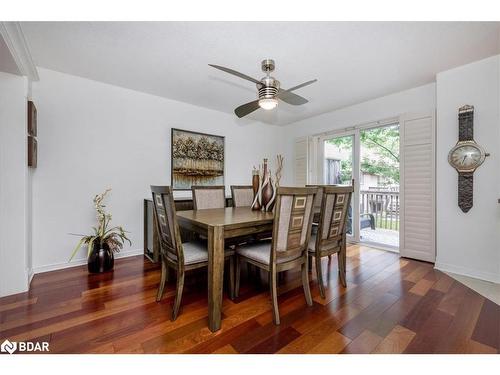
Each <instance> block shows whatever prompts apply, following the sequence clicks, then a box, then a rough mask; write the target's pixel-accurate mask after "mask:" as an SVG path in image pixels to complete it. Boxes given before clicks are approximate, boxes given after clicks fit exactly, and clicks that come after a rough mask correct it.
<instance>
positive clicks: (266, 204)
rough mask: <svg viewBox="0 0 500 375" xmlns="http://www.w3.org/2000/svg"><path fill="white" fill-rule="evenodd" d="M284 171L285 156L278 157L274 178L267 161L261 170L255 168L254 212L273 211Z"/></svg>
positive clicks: (253, 174) (260, 167)
mask: <svg viewBox="0 0 500 375" xmlns="http://www.w3.org/2000/svg"><path fill="white" fill-rule="evenodd" d="M282 171H283V156H281V155H277V156H276V173H275V176H274V178H273V177H272V176H271V170H270V169H269V168H268V163H267V159H264V163H263V164H262V165H261V166H259V169H257V168H255V167H254V168H253V171H252V187H253V194H254V198H253V203H252V210H262V211H268V212H270V211H272V210H273V208H274V203H275V201H276V190H277V188H278V186H279V184H280V180H281V173H282Z"/></svg>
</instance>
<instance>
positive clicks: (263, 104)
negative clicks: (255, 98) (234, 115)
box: [259, 98, 278, 111]
mask: <svg viewBox="0 0 500 375" xmlns="http://www.w3.org/2000/svg"><path fill="white" fill-rule="evenodd" d="M259 106H260V108H262V109H265V110H266V111H270V110H271V109H274V108H276V107H277V106H278V99H274V98H264V99H260V100H259Z"/></svg>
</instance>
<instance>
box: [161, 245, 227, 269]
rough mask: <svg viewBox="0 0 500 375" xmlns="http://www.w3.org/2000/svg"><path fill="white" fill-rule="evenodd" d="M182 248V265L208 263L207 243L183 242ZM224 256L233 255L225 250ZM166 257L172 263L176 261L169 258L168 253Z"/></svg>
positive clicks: (172, 257) (173, 258)
mask: <svg viewBox="0 0 500 375" xmlns="http://www.w3.org/2000/svg"><path fill="white" fill-rule="evenodd" d="M182 248H183V250H184V264H185V265H188V264H195V263H202V262H208V251H207V243H206V242H203V241H191V242H184V243H183V244H182ZM224 252H225V256H226V257H227V256H229V255H232V254H234V251H233V250H231V249H225V250H224ZM168 257H169V258H170V259H172V260H173V261H176V259H175V257H174V256H171V254H170V253H169V255H168Z"/></svg>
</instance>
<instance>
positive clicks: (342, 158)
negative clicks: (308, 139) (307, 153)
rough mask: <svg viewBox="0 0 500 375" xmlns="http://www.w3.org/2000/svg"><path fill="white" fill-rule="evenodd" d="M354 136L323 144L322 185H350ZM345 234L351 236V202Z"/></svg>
mask: <svg viewBox="0 0 500 375" xmlns="http://www.w3.org/2000/svg"><path fill="white" fill-rule="evenodd" d="M353 153H354V135H346V136H342V137H333V138H330V139H327V140H325V142H324V152H323V155H324V160H323V184H325V185H351V183H352V176H353V174H352V173H353V172H352V161H353ZM348 216H349V217H348V222H347V234H348V235H353V226H352V200H351V206H350V207H349V215H348Z"/></svg>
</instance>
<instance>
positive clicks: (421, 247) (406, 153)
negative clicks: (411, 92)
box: [400, 115, 435, 262]
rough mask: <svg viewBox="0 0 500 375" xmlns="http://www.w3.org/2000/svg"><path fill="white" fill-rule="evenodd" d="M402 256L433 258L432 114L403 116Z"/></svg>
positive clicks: (433, 162) (421, 258)
mask: <svg viewBox="0 0 500 375" xmlns="http://www.w3.org/2000/svg"><path fill="white" fill-rule="evenodd" d="M400 124H401V125H402V128H403V129H402V130H403V131H402V134H401V140H400V142H401V151H402V153H401V154H402V160H401V166H400V168H401V188H402V193H403V194H402V206H401V209H402V212H401V228H400V253H401V256H404V257H408V258H414V259H419V260H424V261H428V262H434V260H435V229H434V228H435V208H434V207H435V197H434V193H435V188H434V184H435V177H434V171H435V157H434V116H433V115H426V116H412V117H411V116H403V117H402V118H401V122H400Z"/></svg>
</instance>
